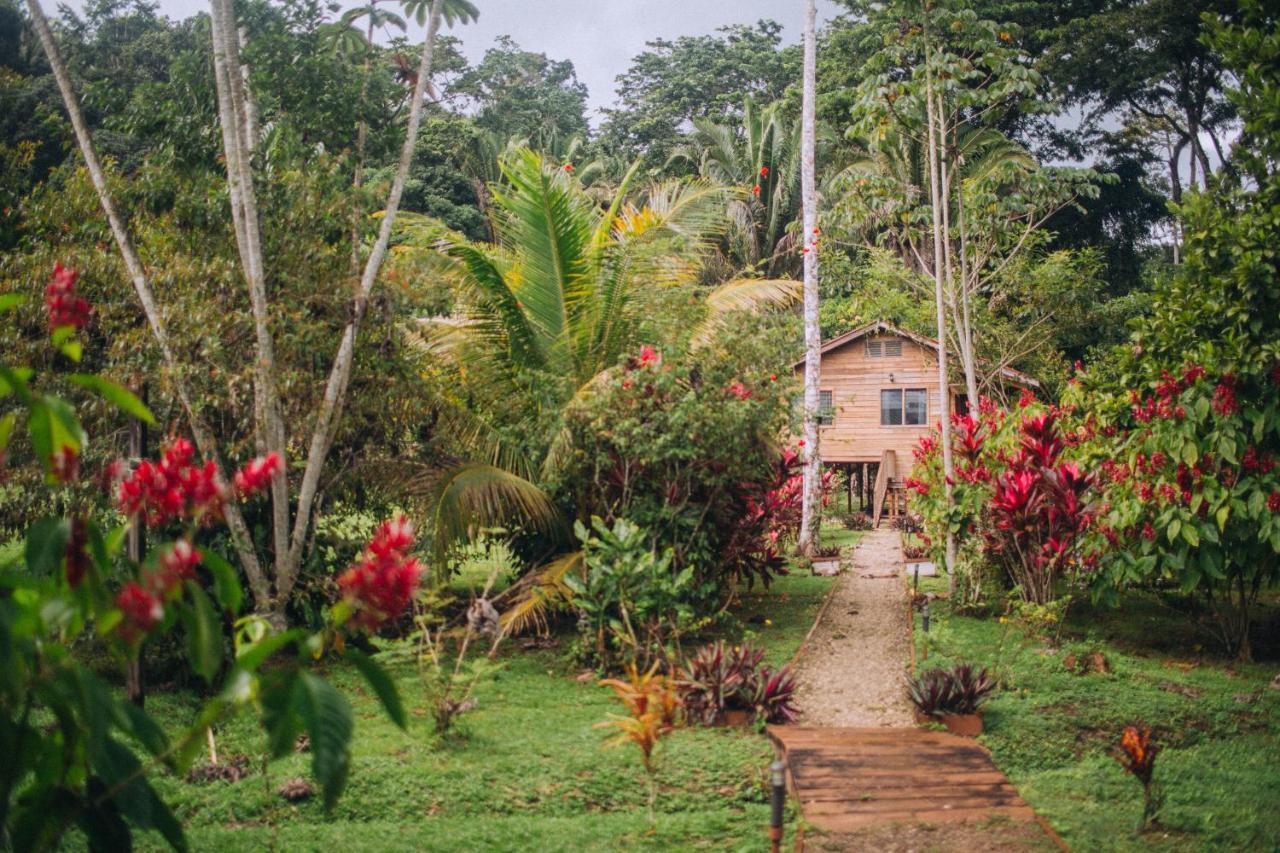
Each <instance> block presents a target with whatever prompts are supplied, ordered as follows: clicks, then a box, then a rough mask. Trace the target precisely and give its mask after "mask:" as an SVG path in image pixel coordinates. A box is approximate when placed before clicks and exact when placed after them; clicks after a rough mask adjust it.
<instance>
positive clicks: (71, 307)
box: [44, 263, 93, 331]
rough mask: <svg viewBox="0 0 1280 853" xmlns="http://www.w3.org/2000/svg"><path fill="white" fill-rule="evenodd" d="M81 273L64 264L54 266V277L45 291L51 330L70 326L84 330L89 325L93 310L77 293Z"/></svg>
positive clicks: (45, 302) (45, 305) (45, 303)
mask: <svg viewBox="0 0 1280 853" xmlns="http://www.w3.org/2000/svg"><path fill="white" fill-rule="evenodd" d="M79 277H80V273H79V272H78V271H76V270H73V269H68V268H67V267H64V266H63V265H62V264H56V263H55V264H54V265H53V277H52V278H51V279H50V280H49V284H48V286H46V287H45V289H44V307H45V310H46V311H48V313H49V329H50V331H52V330H53V329H60V328H63V327H65V326H70V327H71V328H74V329H83V328H84V327H85V326H87V325H89V315H90V314H92V313H93V308H92V307H91V306H90V305H89V303H88V302H87V301H86V300H85V299H83V298H82V297H81V296H79V295H78V294H77V293H76V279H78V278H79Z"/></svg>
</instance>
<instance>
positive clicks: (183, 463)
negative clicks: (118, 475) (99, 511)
mask: <svg viewBox="0 0 1280 853" xmlns="http://www.w3.org/2000/svg"><path fill="white" fill-rule="evenodd" d="M194 456H195V448H194V447H192V446H191V442H189V441H187V440H186V439H185V438H177V439H174V441H173V443H172V444H170V445H169V446H168V447H167V448H165V450H164V453H163V454H162V456H161V458H160V461H159V462H151V461H150V460H145V459H144V460H143V461H142V462H140V463H138V467H137V468H135V469H134V470H133V472H132V473H131V474H130V475H129V476H128V477H126V478H125V479H124V480H122V481H121V483H120V490H119V500H118V504H119V508H120V512H122V513H123V514H124V515H127V516H132V515H136V514H138V513H141V514H142V515H143V517H144V519H145V520H146V523H147V524H148V525H149V526H151V527H159V526H160V525H162V524H165V523H166V522H169V521H172V520H175V519H181V520H184V521H198V520H210V519H216V518H219V517H221V515H222V505H223V503H224V502H225V500H226V488H225V487H224V486H223V485H222V483H221V482H220V481H219V479H218V469H217V466H216V465H214V463H213V462H212V461H210V462H206V463H205V464H204V465H202V466H199V467H197V466H196V465H194V464H192V463H193V457H194Z"/></svg>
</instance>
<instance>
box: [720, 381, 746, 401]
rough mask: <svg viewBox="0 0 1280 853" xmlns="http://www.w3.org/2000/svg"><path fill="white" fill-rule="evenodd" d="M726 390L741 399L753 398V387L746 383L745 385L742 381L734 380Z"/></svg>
mask: <svg viewBox="0 0 1280 853" xmlns="http://www.w3.org/2000/svg"><path fill="white" fill-rule="evenodd" d="M725 390H727V391H728V392H729V393H730V394H732V395H733V396H735V397H737V398H738V399H739V400H750V399H751V389H750V388H748V387H747V386H746V385H743V384H742V383H741V382H734V383H733V384H732V385H730V386H729V387H728V388H727V389H725Z"/></svg>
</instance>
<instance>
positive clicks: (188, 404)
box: [27, 0, 270, 599]
mask: <svg viewBox="0 0 1280 853" xmlns="http://www.w3.org/2000/svg"><path fill="white" fill-rule="evenodd" d="M27 8H28V9H29V10H30V11H31V24H32V27H33V28H34V29H35V31H36V35H37V36H38V37H39V39H40V45H41V47H42V48H43V49H44V54H45V57H46V58H47V59H48V60H49V68H50V69H51V70H52V71H53V76H54V80H55V81H56V82H57V84H58V91H59V93H60V94H61V96H62V104H63V106H64V107H65V108H66V110H67V116H68V117H69V118H70V119H71V128H72V130H73V131H74V133H75V137H76V143H77V145H79V147H80V153H81V155H82V156H83V157H84V164H85V168H86V170H87V171H88V172H89V178H90V180H91V181H92V182H93V188H94V190H95V192H96V193H97V195H98V203H99V204H100V205H101V206H102V212H103V214H104V215H105V216H106V217H107V223H108V224H109V225H110V226H111V236H112V237H113V238H114V239H115V242H116V246H117V247H118V248H119V250H120V256H121V258H122V259H123V260H124V265H125V269H126V270H128V273H129V278H130V280H131V282H132V284H133V289H134V292H135V293H136V294H137V296H138V302H139V303H141V305H142V311H143V313H144V314H145V315H146V318H147V324H148V325H149V326H150V327H151V334H152V337H154V338H155V340H156V346H157V347H158V348H159V350H160V357H161V359H162V360H163V362H164V366H165V372H166V379H167V380H168V382H169V383H170V384H171V385H172V387H173V389H174V393H175V394H176V395H177V397H178V402H179V403H180V404H181V405H182V409H183V411H184V412H185V413H186V415H187V422H188V423H189V424H190V425H191V434H192V437H194V438H195V441H196V446H197V447H199V448H200V452H201V453H202V454H203V455H204V457H205V458H206V459H211V460H213V461H214V462H215V463H216V464H217V465H218V467H219V469H222V463H221V454H220V453H219V451H218V444H217V441H216V440H215V438H214V435H213V432H212V430H210V429H209V426H208V424H206V423H205V421H204V418H203V417H201V415H200V412H199V410H197V409H196V408H195V406H194V405H193V400H194V397H193V395H192V394H191V391H190V388H189V387H188V386H187V382H186V379H185V378H184V376H183V373H182V367H181V365H180V364H179V363H178V360H177V358H176V357H175V356H174V353H173V346H172V344H171V343H170V341H169V332H168V330H167V329H166V327H165V324H164V318H163V317H162V316H161V315H160V308H159V305H158V304H157V303H156V298H155V292H154V291H153V290H152V288H151V281H150V279H149V278H148V277H147V273H146V268H145V267H144V266H143V265H142V259H141V258H140V257H139V256H138V252H137V250H136V249H135V248H134V246H133V240H132V239H131V238H130V236H129V231H128V229H127V228H125V225H124V220H123V219H122V218H121V216H120V213H119V211H118V210H117V209H116V206H115V201H114V200H113V199H112V198H111V191H110V189H109V188H108V187H107V178H106V173H105V172H104V171H103V169H102V163H101V162H100V161H99V160H98V154H97V152H96V151H95V150H94V147H93V137H92V136H90V134H89V126H88V124H86V123H85V120H84V113H83V112H82V111H81V109H80V99H79V98H78V97H77V96H76V92H75V88H74V87H73V86H72V85H71V75H70V74H69V73H68V71H67V65H66V62H64V61H63V59H62V52H61V51H60V50H58V43H57V41H55V40H54V38H53V32H52V31H51V30H50V29H49V21H48V19H47V18H45V15H44V9H43V8H41V6H40V0H27ZM225 518H226V521H227V526H228V527H229V528H231V541H232V543H233V547H234V548H235V550H236V556H237V557H238V558H239V560H240V564H241V566H242V567H243V568H244V571H245V575H246V576H247V577H248V579H249V588H250V589H251V590H252V591H253V594H254V598H255V599H259V598H260V597H261V598H265V597H267V596H269V595H270V585H269V583H268V580H267V576H266V575H265V574H264V572H263V570H262V564H261V563H259V562H258V555H257V553H256V552H255V551H254V550H253V545H252V542H253V540H252V538H251V537H250V535H249V527H248V525H246V524H245V521H244V516H243V515H242V514H241V513H240V507H239V506H237V505H236V504H234V503H231V504H228V505H227V508H226V512H225Z"/></svg>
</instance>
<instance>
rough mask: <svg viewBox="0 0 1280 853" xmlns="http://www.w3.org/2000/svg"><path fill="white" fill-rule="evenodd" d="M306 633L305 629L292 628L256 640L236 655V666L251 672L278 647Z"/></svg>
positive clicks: (278, 648) (277, 649)
mask: <svg viewBox="0 0 1280 853" xmlns="http://www.w3.org/2000/svg"><path fill="white" fill-rule="evenodd" d="M306 635H307V632H306V631H303V630H302V629H301V628H292V629H290V630H288V631H285V632H283V633H280V634H272V635H271V636H270V637H264V638H262V639H261V640H259V641H258V642H256V643H254V644H253V645H252V646H249V647H248V648H247V649H245V650H243V651H242V652H240V654H238V655H237V656H236V666H238V667H240V668H241V669H243V670H245V671H246V672H253V671H254V670H256V669H257V668H258V667H259V666H261V665H262V662H263V661H265V660H266V659H267V658H269V657H271V656H272V655H273V654H275V653H276V652H278V651H279V650H280V649H282V648H284V647H285V646H287V645H289V644H290V643H294V642H297V641H298V640H300V639H302V638H303V637H305V636H306Z"/></svg>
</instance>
